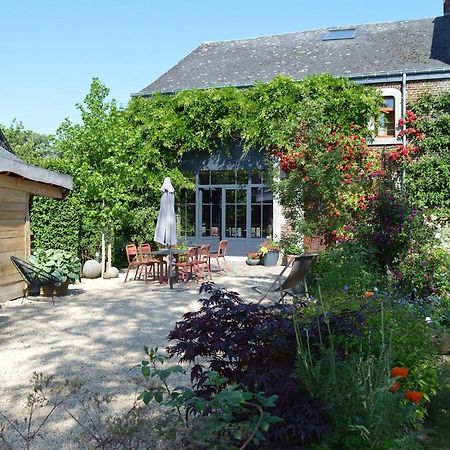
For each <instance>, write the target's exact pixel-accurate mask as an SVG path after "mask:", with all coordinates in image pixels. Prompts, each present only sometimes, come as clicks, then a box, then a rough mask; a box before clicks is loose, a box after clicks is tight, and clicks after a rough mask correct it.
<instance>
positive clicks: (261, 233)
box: [251, 187, 273, 238]
mask: <svg viewBox="0 0 450 450" xmlns="http://www.w3.org/2000/svg"><path fill="white" fill-rule="evenodd" d="M251 202H252V203H251V211H252V212H251V236H252V237H253V238H263V237H265V236H268V235H271V234H272V228H273V225H272V217H273V195H272V191H271V190H270V189H269V188H267V187H252V193H251Z"/></svg>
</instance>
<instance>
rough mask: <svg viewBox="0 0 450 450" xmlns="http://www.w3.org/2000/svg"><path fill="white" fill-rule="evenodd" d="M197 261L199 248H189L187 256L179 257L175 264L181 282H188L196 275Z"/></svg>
mask: <svg viewBox="0 0 450 450" xmlns="http://www.w3.org/2000/svg"><path fill="white" fill-rule="evenodd" d="M196 260H197V247H189V248H188V251H187V253H186V254H185V255H182V256H180V257H179V259H178V261H177V262H176V263H175V270H176V272H177V278H178V279H179V280H181V281H184V282H188V281H190V280H191V279H192V277H193V275H194V264H195V261H196Z"/></svg>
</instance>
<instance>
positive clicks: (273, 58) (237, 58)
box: [132, 16, 450, 96]
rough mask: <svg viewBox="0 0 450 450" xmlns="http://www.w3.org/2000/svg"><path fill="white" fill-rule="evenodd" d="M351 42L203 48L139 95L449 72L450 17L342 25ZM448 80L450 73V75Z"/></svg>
mask: <svg viewBox="0 0 450 450" xmlns="http://www.w3.org/2000/svg"><path fill="white" fill-rule="evenodd" d="M353 28H354V29H355V30H356V33H355V36H354V38H353V39H337V40H333V39H331V40H323V38H324V37H325V35H326V34H327V33H328V32H329V31H330V28H327V29H317V30H310V31H300V32H294V33H286V34H280V35H274V36H264V37H257V38H251V39H239V40H232V41H222V42H209V43H204V44H202V45H200V46H199V47H198V48H196V49H195V50H194V51H193V52H192V53H190V54H189V55H187V56H186V57H185V58H184V59H182V60H181V61H180V62H179V63H178V64H176V65H175V66H174V67H172V68H171V69H169V70H168V71H167V72H166V73H164V74H163V75H162V76H160V77H159V78H158V79H157V80H156V81H154V82H153V83H151V84H150V85H148V86H147V87H146V88H144V89H142V90H141V91H140V92H138V93H137V94H132V95H140V96H146V95H151V94H152V93H154V92H176V91H179V90H184V89H192V88H211V87H224V86H250V85H253V84H254V83H256V82H267V81H270V80H271V79H272V78H274V77H275V76H276V75H279V74H285V75H288V76H290V77H292V78H293V79H296V80H300V79H302V78H303V77H305V76H307V75H313V74H319V73H329V74H332V75H334V76H345V77H350V78H362V77H364V76H366V77H368V76H371V75H374V74H378V75H379V74H384V75H386V76H389V75H393V74H397V75H398V73H403V72H405V73H410V74H414V73H418V72H420V73H423V72H426V73H429V74H431V73H433V72H437V73H440V74H443V73H445V72H448V73H449V74H450V16H442V17H436V18H429V19H420V20H410V21H399V22H388V23H375V24H366V25H355V26H347V27H340V28H336V29H353ZM448 76H450V75H448Z"/></svg>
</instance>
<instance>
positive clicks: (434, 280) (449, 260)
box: [394, 244, 450, 296]
mask: <svg viewBox="0 0 450 450" xmlns="http://www.w3.org/2000/svg"><path fill="white" fill-rule="evenodd" d="M394 265H395V268H396V271H395V273H396V274H397V276H398V278H399V280H398V281H399V285H400V286H401V287H402V289H403V290H404V291H406V292H411V291H413V292H416V293H417V294H418V295H429V294H434V293H436V294H438V295H444V296H445V295H447V294H448V293H450V277H449V274H450V254H449V253H448V252H446V251H445V250H443V249H441V248H438V247H437V246H434V247H433V246H431V245H426V244H425V245H423V244H422V245H417V246H415V247H411V248H409V249H408V251H407V252H406V253H405V254H403V255H401V256H400V257H399V258H397V259H396V260H394Z"/></svg>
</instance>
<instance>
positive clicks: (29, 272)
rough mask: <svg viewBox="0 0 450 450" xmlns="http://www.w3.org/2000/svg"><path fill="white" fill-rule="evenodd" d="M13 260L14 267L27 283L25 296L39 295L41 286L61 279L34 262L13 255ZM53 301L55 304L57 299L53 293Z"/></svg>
mask: <svg viewBox="0 0 450 450" xmlns="http://www.w3.org/2000/svg"><path fill="white" fill-rule="evenodd" d="M10 259H11V262H12V263H13V264H14V267H15V268H16V269H17V271H18V272H19V273H20V275H21V276H22V278H23V280H24V281H25V283H26V284H27V287H26V288H25V289H24V291H23V297H24V298H25V297H28V295H39V293H40V290H41V287H42V286H45V285H47V284H56V283H58V282H59V279H58V278H56V277H54V276H53V275H52V274H51V273H49V272H46V271H45V270H44V269H41V268H40V267H38V266H35V265H34V264H31V263H29V262H26V261H23V260H21V259H19V258H16V257H15V256H11V258H10ZM52 303H53V305H54V304H55V299H54V297H53V293H52Z"/></svg>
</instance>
